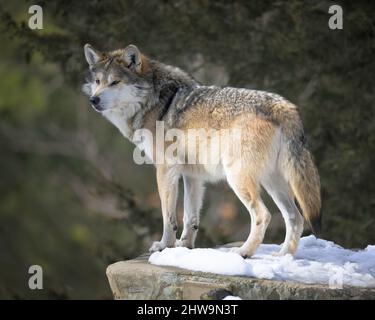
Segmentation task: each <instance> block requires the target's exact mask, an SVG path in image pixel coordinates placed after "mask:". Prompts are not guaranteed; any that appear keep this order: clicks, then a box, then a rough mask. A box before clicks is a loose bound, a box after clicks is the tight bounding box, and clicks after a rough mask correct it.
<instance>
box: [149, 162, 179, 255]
mask: <svg viewBox="0 0 375 320" xmlns="http://www.w3.org/2000/svg"><path fill="white" fill-rule="evenodd" d="M156 178H157V183H158V190H159V196H160V200H161V209H162V213H163V236H162V238H161V240H160V241H156V242H154V243H153V244H152V246H151V248H150V249H149V251H150V252H155V251H161V250H163V249H164V248H166V247H174V246H175V242H176V232H177V220H176V204H177V193H178V180H179V178H180V175H179V173H177V172H176V171H175V170H174V169H173V168H168V167H164V166H160V167H157V168H156Z"/></svg>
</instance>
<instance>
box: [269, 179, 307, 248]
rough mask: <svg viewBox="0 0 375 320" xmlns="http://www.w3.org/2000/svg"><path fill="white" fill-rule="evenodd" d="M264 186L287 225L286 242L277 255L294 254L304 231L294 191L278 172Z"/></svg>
mask: <svg viewBox="0 0 375 320" xmlns="http://www.w3.org/2000/svg"><path fill="white" fill-rule="evenodd" d="M264 187H265V189H266V190H267V192H268V194H269V195H270V196H271V197H272V199H273V201H274V202H275V204H276V205H277V207H278V208H279V210H280V211H281V214H282V216H283V218H284V221H285V226H286V234H285V240H284V243H283V245H282V247H281V250H280V251H279V252H278V253H276V255H284V254H287V253H290V254H292V255H293V254H295V252H296V251H297V247H298V242H299V240H300V238H301V235H302V232H303V217H302V215H301V214H300V212H299V210H298V208H297V206H296V204H295V202H294V198H293V195H292V191H291V189H290V187H289V185H288V184H287V183H286V181H285V180H284V179H283V178H282V177H281V175H278V174H274V175H273V176H272V178H271V179H270V180H269V183H268V184H265V185H264Z"/></svg>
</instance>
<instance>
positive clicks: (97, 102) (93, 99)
mask: <svg viewBox="0 0 375 320" xmlns="http://www.w3.org/2000/svg"><path fill="white" fill-rule="evenodd" d="M90 102H91V103H92V104H93V105H94V106H96V105H97V104H99V102H100V98H99V97H91V98H90Z"/></svg>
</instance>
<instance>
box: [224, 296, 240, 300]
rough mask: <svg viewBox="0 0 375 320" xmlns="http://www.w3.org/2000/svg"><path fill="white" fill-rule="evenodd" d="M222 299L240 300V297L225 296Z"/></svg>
mask: <svg viewBox="0 0 375 320" xmlns="http://www.w3.org/2000/svg"><path fill="white" fill-rule="evenodd" d="M223 300H242V299H241V298H240V297H237V296H226V297H225V298H224V299H223Z"/></svg>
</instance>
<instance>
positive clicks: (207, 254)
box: [149, 235, 375, 288]
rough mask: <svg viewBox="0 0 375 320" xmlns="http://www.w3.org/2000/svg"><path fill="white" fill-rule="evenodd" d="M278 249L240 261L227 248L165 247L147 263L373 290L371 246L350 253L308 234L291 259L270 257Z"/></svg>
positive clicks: (374, 264)
mask: <svg viewBox="0 0 375 320" xmlns="http://www.w3.org/2000/svg"><path fill="white" fill-rule="evenodd" d="M279 249H280V246H279V245H273V244H262V245H260V247H259V248H258V250H257V251H256V253H255V255H253V256H252V257H251V258H248V259H243V258H242V257H241V256H240V255H238V254H236V253H233V252H229V249H228V248H220V249H187V248H181V247H179V248H166V249H164V250H163V251H161V252H155V253H153V254H152V255H151V256H150V258H149V262H150V263H152V264H156V265H164V266H175V267H180V268H184V269H189V270H193V271H202V272H210V273H218V274H224V275H238V276H249V277H255V278H260V279H273V280H281V281H297V282H302V283H309V284H314V283H315V284H327V285H329V286H330V287H332V286H333V287H335V288H339V287H340V286H345V285H349V286H356V287H375V246H374V245H371V246H367V248H365V249H364V250H360V251H352V250H348V249H344V248H343V247H340V246H339V245H337V244H335V243H333V242H331V241H326V240H323V239H317V238H315V237H314V236H313V235H311V236H308V237H303V238H301V241H300V244H299V247H298V250H297V253H296V255H295V257H294V258H293V257H292V256H291V255H285V256H281V257H277V256H273V255H272V253H273V252H277V251H279Z"/></svg>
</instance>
